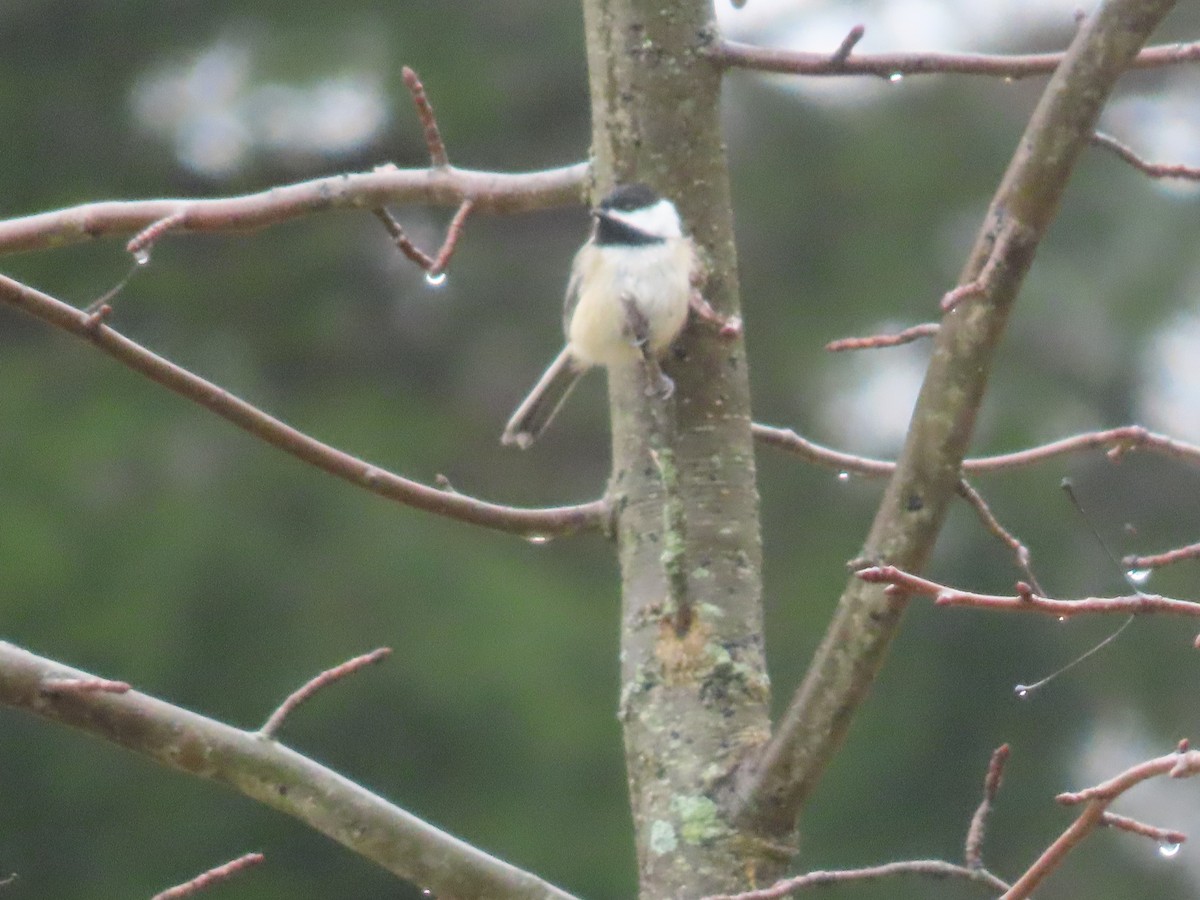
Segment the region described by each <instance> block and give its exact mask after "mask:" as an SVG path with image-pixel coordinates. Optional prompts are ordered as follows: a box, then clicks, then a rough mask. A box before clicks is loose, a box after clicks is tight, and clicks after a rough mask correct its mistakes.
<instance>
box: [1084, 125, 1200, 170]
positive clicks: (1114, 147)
mask: <svg viewBox="0 0 1200 900" xmlns="http://www.w3.org/2000/svg"><path fill="white" fill-rule="evenodd" d="M1092 144H1094V145H1095V146H1097V147H1103V148H1104V149H1105V150H1111V151H1112V152H1113V153H1115V154H1116V155H1117V156H1119V157H1120V158H1121V159H1123V160H1124V161H1125V162H1127V163H1129V165H1131V166H1133V167H1134V168H1135V169H1137V170H1138V171H1139V172H1142V173H1143V174H1145V175H1149V176H1150V177H1151V178H1183V179H1186V180H1188V181H1200V168H1196V167H1194V166H1185V165H1181V164H1171V163H1152V162H1148V161H1147V160H1144V159H1142V158H1141V157H1140V156H1138V155H1137V154H1136V153H1135V152H1134V151H1133V149H1132V148H1131V147H1129V146H1127V145H1125V144H1123V143H1121V142H1120V141H1119V140H1117V139H1116V138H1115V137H1113V136H1112V135H1111V134H1105V133H1104V132H1102V131H1097V132H1096V133H1095V134H1093V135H1092Z"/></svg>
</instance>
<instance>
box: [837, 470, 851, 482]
mask: <svg viewBox="0 0 1200 900" xmlns="http://www.w3.org/2000/svg"><path fill="white" fill-rule="evenodd" d="M849 480H850V473H849V472H838V481H840V482H841V483H842V484H845V483H846V482H847V481H849Z"/></svg>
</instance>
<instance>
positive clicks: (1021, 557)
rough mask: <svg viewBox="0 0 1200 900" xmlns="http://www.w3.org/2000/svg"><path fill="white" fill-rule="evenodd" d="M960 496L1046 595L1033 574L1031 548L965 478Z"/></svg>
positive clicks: (960, 489) (1039, 590) (1038, 589)
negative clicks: (1001, 520) (997, 516)
mask: <svg viewBox="0 0 1200 900" xmlns="http://www.w3.org/2000/svg"><path fill="white" fill-rule="evenodd" d="M958 496H960V497H962V498H963V499H964V500H966V501H967V503H968V504H969V505H970V507H971V508H972V509H973V510H975V514H976V515H977V516H979V520H980V521H981V522H983V527H984V528H986V529H987V530H988V531H989V532H991V533H992V535H994V536H995V537H996V538H998V539H999V540H1000V541H1001V542H1002V543H1003V544H1004V545H1005V546H1006V547H1008V548H1009V549H1010V550H1011V551H1012V553H1013V557H1014V559H1015V561H1016V564H1017V568H1018V569H1020V570H1021V572H1022V574H1024V575H1025V577H1026V578H1028V579H1029V581H1030V583H1031V584H1032V585H1033V586H1034V588H1035V589H1036V590H1037V592H1038V593H1039V594H1042V593H1045V591H1043V590H1042V586H1041V585H1040V584H1039V583H1038V580H1037V576H1036V575H1034V574H1033V563H1032V559H1031V556H1030V553H1029V548H1028V547H1026V546H1025V544H1024V543H1022V542H1021V541H1020V540H1019V539H1018V538H1017V536H1016V535H1015V534H1013V533H1012V532H1011V531H1009V530H1008V529H1007V528H1005V527H1004V526H1003V525H1001V524H1000V520H999V519H997V518H996V514H995V513H993V512H992V508H991V507H990V506H988V503H987V501H986V500H984V499H983V495H982V494H980V493H979V491H977V490H975V488H973V487H972V486H971V484H970V483H969V482H968V481H967V480H966V479H965V478H962V479H960V480H959V482H958Z"/></svg>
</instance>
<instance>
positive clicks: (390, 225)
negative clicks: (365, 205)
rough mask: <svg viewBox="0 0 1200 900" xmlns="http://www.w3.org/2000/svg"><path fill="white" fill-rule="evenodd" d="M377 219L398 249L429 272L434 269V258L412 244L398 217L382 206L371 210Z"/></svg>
mask: <svg viewBox="0 0 1200 900" xmlns="http://www.w3.org/2000/svg"><path fill="white" fill-rule="evenodd" d="M371 212H372V213H374V215H375V218H377V219H378V220H379V221H380V222H382V223H383V227H384V228H386V229H387V233H388V234H389V235H391V238H392V241H393V242H394V243H395V245H396V249H397V250H399V251H400V252H401V253H403V254H404V255H405V256H407V257H408V258H409V259H411V260H412V261H413V262H415V263H416V264H417V265H418V266H420V267H421V268H422V269H424V270H425V271H426V272H428V271H429V270H430V269H432V268H433V257H431V256H429V254H427V253H426V252H425V251H424V250H422V249H421V248H420V247H418V246H417V245H416V244H414V243H413V242H412V238H410V237H409V236H408V235H407V234H405V233H404V228H403V227H401V225H400V223H399V222H397V221H396V217H395V216H393V215H392V214H391V213H390V212H388V211H387V210H386V209H384V208H383V207H382V206H381V207H379V208H378V209H373V210H371Z"/></svg>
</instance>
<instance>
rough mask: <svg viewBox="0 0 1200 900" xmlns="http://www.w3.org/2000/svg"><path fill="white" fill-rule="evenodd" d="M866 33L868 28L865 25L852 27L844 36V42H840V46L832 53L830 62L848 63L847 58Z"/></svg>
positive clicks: (835, 64) (842, 64)
mask: <svg viewBox="0 0 1200 900" xmlns="http://www.w3.org/2000/svg"><path fill="white" fill-rule="evenodd" d="M866 33H867V29H866V26H865V25H855V26H854V27H853V28H851V29H850V31H849V32H847V34H846V36H845V37H844V38H842V42H841V43H840V44H838V48H837V49H836V50H834V51H833V53H832V54H831V55H830V57H829V64H830V65H831V66H844V65H846V60H848V59H849V58H850V53H851V52H852V51H853V50H854V47H855V45H857V44H858V42H859V41H861V40H862V39H863V35H864V34H866Z"/></svg>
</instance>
